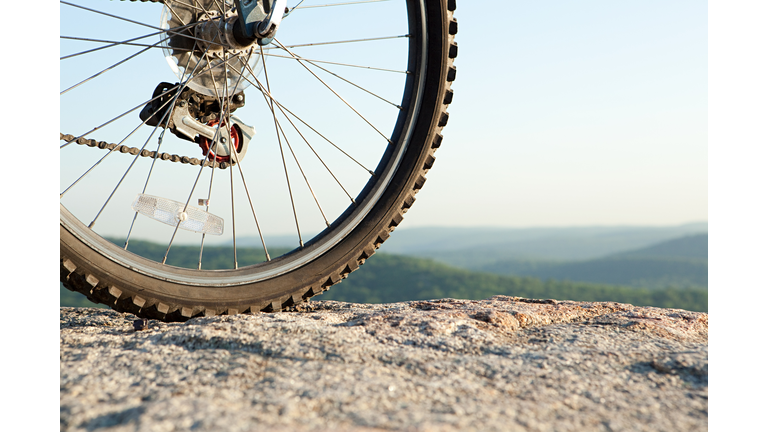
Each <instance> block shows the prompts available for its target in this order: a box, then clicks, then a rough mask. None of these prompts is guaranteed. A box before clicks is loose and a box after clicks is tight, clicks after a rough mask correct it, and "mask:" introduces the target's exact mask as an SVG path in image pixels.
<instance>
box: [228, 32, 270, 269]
mask: <svg viewBox="0 0 768 432" xmlns="http://www.w3.org/2000/svg"><path fill="white" fill-rule="evenodd" d="M252 55H253V47H251V49H250V50H249V51H248V58H246V60H245V62H244V63H245V65H248V63H249V62H250V61H251V56H252ZM238 60H239V61H240V62H243V59H242V58H240V57H238ZM242 78H245V75H244V74H242V73H241V74H240V76H239V77H238V78H237V84H235V88H237V86H238V85H240V79H242ZM246 79H247V78H246ZM262 95H263V93H262ZM227 104H229V98H227ZM230 155H232V156H234V159H235V165H237V169H238V171H239V172H240V178H241V179H242V180H243V188H245V196H247V197H248V204H249V205H250V206H251V213H253V220H254V221H255V222H256V230H257V231H258V232H259V238H260V239H261V245H262V247H264V256H266V258H267V261H271V260H272V258H270V257H269V251H268V250H267V243H266V242H265V241H264V235H262V233H261V225H259V218H258V217H256V209H255V208H254V207H253V200H252V199H251V193H250V192H249V191H248V183H246V181H245V175H244V174H243V167H242V165H240V161H239V160H238V156H237V149H234V151H232V150H230Z"/></svg>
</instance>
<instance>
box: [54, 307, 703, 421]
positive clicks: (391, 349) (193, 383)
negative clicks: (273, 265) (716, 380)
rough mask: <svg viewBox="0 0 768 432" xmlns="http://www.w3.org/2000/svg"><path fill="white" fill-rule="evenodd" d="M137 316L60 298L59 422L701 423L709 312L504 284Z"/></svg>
mask: <svg viewBox="0 0 768 432" xmlns="http://www.w3.org/2000/svg"><path fill="white" fill-rule="evenodd" d="M134 319H135V317H134V316H133V315H130V314H121V313H117V312H114V311H109V310H103V309H91V308H61V327H60V328H61V331H60V334H61V392H60V395H61V404H60V409H61V430H62V431H94V430H100V431H101V430H103V431H177V430H178V431H187V430H195V431H217V432H219V431H254V430H256V431H258V430H265V431H266V430H270V431H330V430H332V431H334V432H345V431H384V430H408V431H469V430H482V431H555V430H557V431H617V430H637V431H652V430H653V431H656V430H670V431H671V430H676V431H682V430H706V429H707V419H708V405H707V398H708V360H707V353H708V350H707V335H708V315H707V314H705V313H697V312H689V311H684V310H677V309H659V308H652V307H635V306H631V305H627V304H619V303H606V302H600V303H597V302H596V303H588V302H572V301H561V302H559V301H555V300H530V299H523V298H517V297H505V296H495V297H492V298H490V299H487V300H479V301H474V300H453V299H443V300H432V301H414V302H406V303H394V304H384V305H363V304H350V303H339V302H333V301H318V302H314V301H313V302H312V303H310V306H309V307H306V308H304V309H303V310H301V311H297V312H284V313H277V314H259V315H236V316H217V317H205V318H196V319H192V320H190V321H187V322H186V323H162V322H158V321H153V320H150V322H149V326H148V328H147V329H146V330H143V331H135V330H134V328H133V320H134Z"/></svg>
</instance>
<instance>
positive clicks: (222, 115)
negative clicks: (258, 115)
mask: <svg viewBox="0 0 768 432" xmlns="http://www.w3.org/2000/svg"><path fill="white" fill-rule="evenodd" d="M228 60H229V59H228V58H227V56H226V55H225V56H224V97H226V108H225V106H224V102H225V101H224V100H221V102H219V107H221V111H220V112H219V129H221V124H222V123H224V121H225V120H226V123H225V124H224V127H225V128H226V130H225V131H224V133H225V134H227V136H228V137H229V154H230V156H232V155H233V154H235V153H237V148H235V147H234V146H233V144H234V143H233V142H232V134H231V132H230V130H231V129H230V128H231V127H232V126H231V125H230V123H231V122H232V121H231V120H230V113H229V85H227V73H228V70H227V61H228ZM241 76H242V74H241ZM237 82H238V83H240V78H238V79H237ZM215 137H216V135H214V138H215ZM211 147H213V143H211ZM214 158H215V156H214ZM229 191H230V195H231V200H232V251H233V252H234V254H235V256H234V260H235V270H237V235H236V234H235V169H234V168H233V167H232V164H229Z"/></svg>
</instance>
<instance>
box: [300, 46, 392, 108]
mask: <svg viewBox="0 0 768 432" xmlns="http://www.w3.org/2000/svg"><path fill="white" fill-rule="evenodd" d="M297 58H299V59H301V60H303V61H305V62H307V63H309V64H311V65H312V66H314V67H316V68H318V69H320V70H323V71H325V72H328V73H329V74H331V75H333V76H335V77H336V78H338V79H340V80H342V81H344V82H346V83H347V84H350V85H353V86H355V87H357V88H359V89H360V90H362V91H364V92H366V93H368V94H369V95H371V96H375V97H376V98H378V99H381V100H382V101H384V102H386V103H388V104H390V105H392V106H393V107H395V108H397V109H399V110H401V109H403V107H401V106H400V105H398V104H396V103H394V102H390V101H388V100H387V99H384V98H383V97H381V96H379V95H377V94H376V93H373V92H372V91H370V90H368V89H366V88H363V87H361V86H359V85H357V84H355V83H353V82H352V81H350V80H348V79H346V78H344V77H342V76H340V75H338V74H336V73H334V72H331V71H329V70H328V69H326V68H324V67H322V66H318V65H316V64H315V63H313V62H311V61H309V60H305V59H303V58H301V57H300V56H297Z"/></svg>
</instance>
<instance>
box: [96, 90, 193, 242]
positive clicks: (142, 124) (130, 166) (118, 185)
mask: <svg viewBox="0 0 768 432" xmlns="http://www.w3.org/2000/svg"><path fill="white" fill-rule="evenodd" d="M184 84H186V82H185V83H184ZM183 89H184V86H180V87H179V89H178V91H177V92H176V94H175V95H174V97H173V99H169V100H167V101H166V102H165V103H164V104H163V105H162V106H161V107H160V109H161V110H162V109H163V108H165V106H166V105H167V104H169V103H171V104H175V103H176V100H177V99H178V97H179V96H180V95H181V93H182V91H183ZM171 106H173V105H171ZM158 111H159V110H158ZM172 111H173V110H166V111H165V112H164V114H163V117H162V118H161V119H160V121H159V122H158V123H157V125H155V127H154V129H152V133H150V134H149V136H148V137H147V140H146V141H145V142H144V145H143V146H141V149H140V150H139V152H138V153H137V154H136V156H135V157H134V158H133V161H132V162H131V164H130V165H129V166H128V169H126V170H125V174H123V177H122V178H121V179H120V181H118V182H117V185H116V186H115V188H114V189H113V190H112V193H111V194H110V195H109V197H108V198H107V200H106V201H105V202H104V205H103V206H102V207H101V210H99V212H98V213H97V214H96V217H94V218H93V221H92V222H91V223H90V225H88V228H91V229H93V227H94V225H95V224H96V220H97V219H98V218H99V216H101V213H102V212H103V211H104V209H105V208H106V207H107V204H109V202H110V201H111V200H112V197H113V196H114V195H115V192H117V189H118V188H119V187H120V185H121V184H122V183H123V180H125V178H126V177H127V176H128V173H129V172H130V171H131V169H132V168H133V166H134V165H135V164H136V161H137V160H138V159H139V157H140V155H141V152H142V151H143V150H144V149H145V148H146V147H147V144H149V140H150V139H152V136H154V134H155V132H157V128H158V127H160V125H161V124H163V123H165V122H166V121H167V118H168V116H169V115H170V113H171V112H172ZM150 118H151V117H150ZM148 120H149V118H147V120H144V121H143V122H141V124H140V125H139V126H137V127H136V129H134V130H133V131H132V132H131V133H130V134H129V135H128V136H126V137H125V138H124V139H123V141H125V140H127V139H128V138H129V137H130V136H131V135H133V133H134V132H136V131H137V130H138V129H139V128H140V127H141V126H144V125H145V124H146V123H147V121H148ZM165 130H166V129H165V128H164V129H163V133H162V134H161V136H160V139H159V144H158V149H157V150H158V151H157V152H155V157H154V158H153V159H154V160H156V159H157V155H158V153H159V152H160V145H161V144H162V137H163V136H164V134H165ZM121 142H122V141H121ZM117 148H118V146H115V149H117ZM115 149H112V150H110V152H109V153H108V154H107V155H106V156H109V154H111V153H112V151H114V150H115ZM106 156H105V157H104V158H106ZM154 160H153V165H154ZM100 162H101V161H99V163H100ZM89 171H90V170H89ZM86 174H87V173H86ZM150 175H151V172H150ZM83 176H85V174H84V175H83ZM148 182H149V177H147V183H148ZM145 189H146V185H145ZM142 193H143V192H142ZM137 214H138V212H137ZM126 247H127V241H126Z"/></svg>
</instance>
